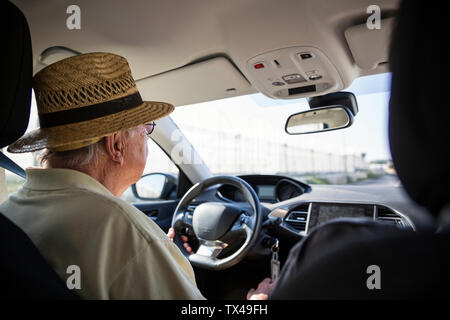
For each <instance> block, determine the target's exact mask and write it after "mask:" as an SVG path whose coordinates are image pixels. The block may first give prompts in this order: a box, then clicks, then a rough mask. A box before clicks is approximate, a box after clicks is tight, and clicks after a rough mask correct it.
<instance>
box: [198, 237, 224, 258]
mask: <svg viewBox="0 0 450 320" xmlns="http://www.w3.org/2000/svg"><path fill="white" fill-rule="evenodd" d="M226 247H228V244H227V243H225V242H222V241H220V240H216V241H209V240H203V239H201V240H200V246H199V247H198V249H197V252H196V254H198V255H201V256H205V257H212V258H216V257H217V256H218V255H219V254H220V253H221V252H222V250H223V249H225V248H226Z"/></svg>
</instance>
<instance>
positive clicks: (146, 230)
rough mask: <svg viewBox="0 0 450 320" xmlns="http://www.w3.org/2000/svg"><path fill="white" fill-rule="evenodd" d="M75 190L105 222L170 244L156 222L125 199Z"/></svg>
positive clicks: (148, 239) (75, 194) (146, 238)
mask: <svg viewBox="0 0 450 320" xmlns="http://www.w3.org/2000/svg"><path fill="white" fill-rule="evenodd" d="M73 191H74V194H73V196H74V197H78V198H79V202H80V203H85V204H88V205H89V206H90V207H92V209H93V210H94V211H93V212H91V214H94V215H97V216H98V218H99V219H104V221H105V223H109V224H113V225H114V224H117V225H120V228H122V229H123V230H126V229H129V230H130V231H133V232H135V233H137V234H138V235H139V237H142V238H143V239H144V240H145V241H146V242H148V243H151V242H154V241H157V242H162V243H164V244H165V245H168V244H166V242H171V241H170V240H169V239H168V238H167V236H166V235H165V233H164V232H163V231H162V230H161V228H160V227H159V226H158V225H157V224H156V223H154V222H153V221H152V220H151V219H150V218H148V217H147V216H146V215H145V214H144V213H143V212H142V211H140V210H139V209H137V208H136V207H134V206H133V205H132V204H130V203H128V202H126V201H125V200H122V199H119V198H117V197H115V196H113V195H106V194H102V193H97V192H93V191H90V190H85V189H76V190H73Z"/></svg>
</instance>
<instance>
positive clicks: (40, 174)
mask: <svg viewBox="0 0 450 320" xmlns="http://www.w3.org/2000/svg"><path fill="white" fill-rule="evenodd" d="M25 172H26V174H27V180H26V181H25V183H24V185H23V186H24V188H28V189H33V190H58V189H66V188H70V187H75V188H81V189H87V190H90V191H93V192H97V193H102V194H106V195H113V194H112V193H111V191H109V190H108V189H107V188H106V187H105V186H104V185H102V184H101V183H100V182H98V181H97V180H95V179H94V178H92V177H91V176H89V175H87V174H85V173H83V172H81V171H77V170H72V169H60V168H50V169H42V168H28V169H26V170H25Z"/></svg>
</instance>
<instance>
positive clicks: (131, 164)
mask: <svg viewBox="0 0 450 320" xmlns="http://www.w3.org/2000/svg"><path fill="white" fill-rule="evenodd" d="M33 87H34V91H35V96H36V101H37V107H38V113H39V123H40V128H39V129H37V130H35V131H32V132H30V133H28V134H26V135H24V136H23V137H22V138H20V139H19V140H18V141H16V142H15V143H13V144H12V145H10V146H9V148H8V151H10V152H16V153H21V152H33V151H37V150H41V149H45V150H44V152H43V154H42V155H41V163H42V165H43V166H44V168H29V169H27V170H26V174H27V179H26V181H25V183H24V185H23V187H22V188H21V189H20V190H19V191H18V192H17V193H15V194H12V195H11V196H10V197H9V199H8V200H7V201H5V202H4V203H3V204H1V205H0V211H1V212H2V213H3V214H4V215H5V216H7V217H8V218H9V219H10V220H12V221H13V222H15V223H16V224H17V225H18V226H19V227H20V228H22V229H23V230H24V231H25V232H26V233H27V234H28V236H29V237H30V238H31V239H32V240H33V242H34V243H35V245H36V246H37V247H38V249H39V250H40V252H41V253H42V255H43V256H44V257H45V258H46V259H47V261H48V262H49V263H50V265H51V266H52V267H53V268H54V269H55V271H56V272H57V273H58V274H59V276H60V277H61V278H62V279H63V280H66V279H68V277H69V276H70V275H71V273H70V272H71V271H70V270H79V272H80V274H79V275H80V276H81V277H80V279H81V281H80V288H79V291H78V293H79V294H80V295H81V297H83V298H86V299H204V297H203V296H202V294H201V293H200V291H199V290H198V288H197V287H196V283H195V276H194V272H193V270H192V267H191V265H190V264H189V262H188V260H187V259H186V258H185V257H184V256H183V254H182V253H181V252H180V251H179V249H178V248H177V247H176V246H175V245H174V244H173V242H172V241H171V237H172V238H173V230H172V231H171V232H169V237H168V236H167V235H166V234H164V233H163V232H162V230H161V229H160V228H159V227H158V226H157V225H156V224H155V223H154V222H153V221H151V220H150V219H148V218H147V217H146V216H145V215H144V214H143V213H142V212H141V211H139V210H137V209H136V208H135V207H134V206H132V205H130V204H129V203H127V202H125V201H123V200H121V199H119V197H120V196H121V195H122V193H123V192H124V191H125V190H126V189H127V188H128V187H129V186H130V185H131V184H132V183H134V182H136V181H137V180H138V179H139V178H140V177H141V175H142V172H143V170H144V167H145V163H146V160H147V155H148V149H147V139H148V135H150V134H151V132H152V131H153V129H154V122H153V121H154V120H157V119H159V118H162V117H164V116H166V115H168V114H169V113H170V112H172V111H173V109H174V107H173V106H172V105H171V104H168V103H163V102H152V101H142V99H141V96H140V94H139V92H138V90H137V88H136V85H135V82H134V80H133V78H132V75H131V71H130V68H129V66H128V63H127V61H126V59H125V58H123V57H121V56H118V55H114V54H110V53H99V52H98V53H88V54H82V55H78V56H75V57H71V58H68V59H64V60H61V61H59V62H56V63H54V64H52V65H50V66H48V67H46V68H44V69H43V70H42V71H40V72H39V73H37V74H36V75H35V77H34V78H33ZM73 266H75V269H73V268H74V267H73ZM30 267H32V266H30ZM78 268H79V269H78ZM68 271H69V273H68ZM271 287H272V284H271V283H270V281H268V280H267V279H266V280H265V281H263V282H262V283H261V284H260V286H259V287H258V289H257V290H256V291H254V290H253V289H252V290H251V291H250V292H249V295H248V296H247V298H266V297H267V294H268V293H269V292H270V290H271Z"/></svg>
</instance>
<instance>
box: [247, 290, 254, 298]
mask: <svg viewBox="0 0 450 320" xmlns="http://www.w3.org/2000/svg"><path fill="white" fill-rule="evenodd" d="M254 293H255V289H253V288H251V289H250V290H248V293H247V300H250V298H251V297H252V295H253V294H254Z"/></svg>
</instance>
